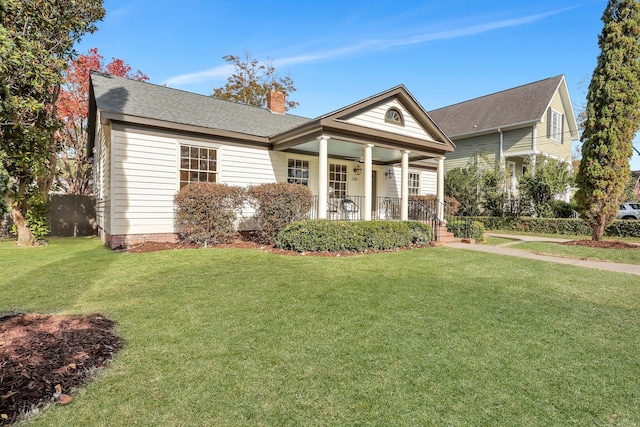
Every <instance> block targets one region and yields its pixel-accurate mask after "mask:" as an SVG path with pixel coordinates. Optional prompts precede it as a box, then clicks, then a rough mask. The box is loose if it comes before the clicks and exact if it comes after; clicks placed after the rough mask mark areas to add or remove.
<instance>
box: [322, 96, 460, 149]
mask: <svg viewBox="0 0 640 427" xmlns="http://www.w3.org/2000/svg"><path fill="white" fill-rule="evenodd" d="M390 109H395V110H396V111H397V112H398V113H400V115H401V123H397V122H390V121H388V120H387V119H386V114H387V112H388V111H389V110H390ZM321 122H322V124H323V125H325V126H327V125H328V126H330V124H331V122H341V123H346V124H349V125H353V126H357V127H360V128H362V129H371V130H373V131H382V132H385V133H389V134H397V135H401V136H403V137H410V138H417V139H420V140H427V141H430V142H436V143H441V144H444V145H449V146H451V147H453V144H452V143H451V140H450V139H449V137H448V136H447V135H445V133H444V132H443V131H442V130H441V129H440V128H439V127H438V125H437V124H436V123H435V122H434V121H433V120H432V119H431V117H429V114H428V113H427V112H426V111H425V109H424V108H422V106H421V105H420V104H419V103H418V101H416V99H415V98H414V97H413V95H411V93H409V91H408V90H407V89H406V88H405V87H404V86H403V85H400V86H397V87H395V88H392V89H389V90H387V91H385V92H382V93H379V94H377V95H374V96H372V97H369V98H367V99H363V100H362V101H359V102H356V103H354V104H351V105H349V106H347V107H344V108H342V109H340V110H337V111H334V112H333V113H329V114H327V115H325V116H323V117H322V118H321Z"/></svg>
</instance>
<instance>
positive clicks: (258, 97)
mask: <svg viewBox="0 0 640 427" xmlns="http://www.w3.org/2000/svg"><path fill="white" fill-rule="evenodd" d="M222 58H223V59H224V60H225V61H227V62H228V63H229V64H232V65H233V67H234V72H233V74H232V75H231V76H229V78H228V79H227V84H226V85H224V86H223V87H221V88H217V89H214V90H213V93H212V94H211V96H213V97H214V98H218V99H224V100H227V101H233V102H237V103H239V104H245V105H251V106H254V107H263V108H264V107H266V105H267V95H268V94H269V92H271V91H272V90H275V91H279V92H282V93H284V95H285V98H286V99H287V101H286V109H287V110H289V109H293V108H295V107H297V106H298V102H296V101H291V100H289V99H288V98H289V95H290V94H291V93H293V92H295V91H296V88H295V86H294V84H293V79H292V78H291V77H290V76H286V77H278V76H277V74H276V69H275V67H274V66H273V64H272V63H271V62H266V63H261V62H259V61H258V60H257V59H254V58H251V55H250V54H249V53H245V58H244V60H242V59H241V58H240V57H238V56H234V55H227V56H223V57H222Z"/></svg>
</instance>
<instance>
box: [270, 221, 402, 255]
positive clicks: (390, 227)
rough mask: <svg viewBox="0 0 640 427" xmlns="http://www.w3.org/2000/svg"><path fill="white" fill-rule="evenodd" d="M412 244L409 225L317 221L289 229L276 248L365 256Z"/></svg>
mask: <svg viewBox="0 0 640 427" xmlns="http://www.w3.org/2000/svg"><path fill="white" fill-rule="evenodd" d="M412 240H413V239H412V233H411V231H410V229H409V225H408V224H407V223H406V222H396V221H361V222H351V221H329V220H313V221H300V222H295V223H292V224H290V225H289V226H287V227H286V228H285V229H283V230H282V231H281V232H280V233H279V234H278V237H277V239H276V245H277V246H278V247H279V248H283V249H289V250H294V251H298V252H324V251H328V252H342V251H350V252H363V251H366V250H382V249H395V248H401V247H406V246H410V245H411V243H412Z"/></svg>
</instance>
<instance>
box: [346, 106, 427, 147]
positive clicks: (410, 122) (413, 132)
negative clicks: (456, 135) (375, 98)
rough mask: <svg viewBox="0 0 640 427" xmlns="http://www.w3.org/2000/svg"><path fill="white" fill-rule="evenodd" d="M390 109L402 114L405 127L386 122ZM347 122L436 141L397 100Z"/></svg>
mask: <svg viewBox="0 0 640 427" xmlns="http://www.w3.org/2000/svg"><path fill="white" fill-rule="evenodd" d="M389 108H395V109H397V110H398V111H400V112H401V113H402V116H403V118H404V126H399V125H396V124H393V123H387V122H385V120H384V116H385V114H386V113H387V111H388V110H389ZM347 122H348V123H351V124H355V125H358V126H363V127H368V128H371V129H378V130H383V131H387V132H392V133H397V134H400V135H405V136H410V137H414V138H426V139H428V140H431V141H433V140H434V138H433V137H432V136H431V135H430V134H429V133H427V131H426V130H425V129H424V128H423V127H422V126H420V124H419V123H418V122H417V121H416V120H415V119H414V118H413V117H412V116H411V115H410V114H409V112H408V111H407V110H406V109H405V108H404V107H403V106H402V104H400V103H399V102H398V101H395V100H394V101H390V102H387V103H385V104H383V105H380V106H378V107H376V108H374V109H372V110H369V111H367V112H366V113H363V114H360V115H358V116H355V117H352V118H350V119H348V120H347Z"/></svg>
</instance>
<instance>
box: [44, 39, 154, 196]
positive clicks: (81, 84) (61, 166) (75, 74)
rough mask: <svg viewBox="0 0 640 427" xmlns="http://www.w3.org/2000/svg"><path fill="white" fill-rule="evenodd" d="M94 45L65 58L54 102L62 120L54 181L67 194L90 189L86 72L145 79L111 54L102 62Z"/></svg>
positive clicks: (87, 191)
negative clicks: (60, 82) (60, 84)
mask: <svg viewBox="0 0 640 427" xmlns="http://www.w3.org/2000/svg"><path fill="white" fill-rule="evenodd" d="M103 59H104V58H103V57H102V55H100V54H99V53H98V49H97V48H92V49H89V51H88V52H87V53H86V54H83V55H78V56H77V57H76V58H74V59H72V60H70V61H69V67H68V68H67V69H66V70H65V71H64V73H63V77H64V82H63V84H62V86H61V90H60V97H59V99H58V103H57V105H56V106H57V111H58V118H59V119H60V121H61V122H62V124H63V127H62V129H61V131H60V143H61V150H60V154H59V161H58V173H57V175H56V184H57V185H58V187H59V188H60V189H62V190H63V191H64V192H65V193H67V194H84V195H91V194H92V193H93V185H92V173H93V171H92V167H91V166H92V164H91V162H89V161H88V154H89V153H87V152H86V149H85V147H86V144H87V137H88V134H87V119H88V116H89V110H88V107H89V72H90V71H100V72H104V73H108V74H112V75H115V76H118V77H126V78H129V79H135V80H139V81H146V80H149V77H147V76H146V75H145V74H143V73H142V72H141V71H140V70H138V71H137V72H136V73H132V72H131V66H129V65H128V64H125V63H124V61H123V60H122V59H116V58H113V59H112V61H111V62H109V63H108V64H106V65H105V64H104V60H103Z"/></svg>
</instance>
